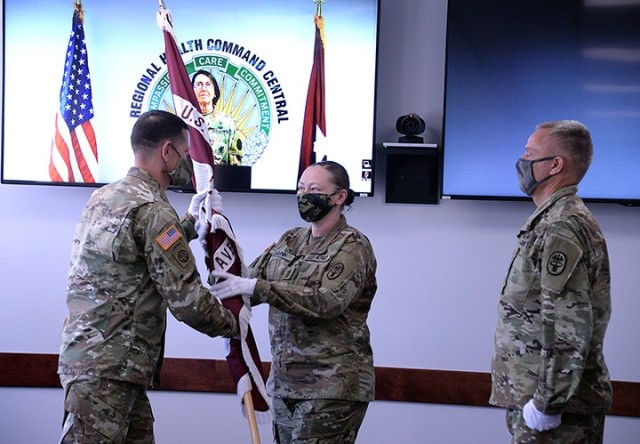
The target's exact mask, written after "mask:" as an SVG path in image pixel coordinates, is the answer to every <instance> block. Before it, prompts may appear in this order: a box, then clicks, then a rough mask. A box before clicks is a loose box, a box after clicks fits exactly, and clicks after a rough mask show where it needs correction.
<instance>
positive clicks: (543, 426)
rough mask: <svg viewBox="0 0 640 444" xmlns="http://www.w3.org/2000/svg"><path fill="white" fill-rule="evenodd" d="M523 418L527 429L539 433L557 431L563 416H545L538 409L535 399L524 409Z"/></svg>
mask: <svg viewBox="0 0 640 444" xmlns="http://www.w3.org/2000/svg"><path fill="white" fill-rule="evenodd" d="M522 416H523V417H524V422H525V423H526V424H527V427H529V428H530V429H532V430H536V431H538V432H544V431H546V430H551V429H555V428H556V427H558V426H559V425H560V418H561V415H545V414H544V413H542V412H541V411H539V410H538V409H537V408H536V406H535V404H534V403H533V399H530V400H529V401H528V402H527V403H526V404H525V405H524V407H523V408H522Z"/></svg>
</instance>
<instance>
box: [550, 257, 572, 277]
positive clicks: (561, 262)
mask: <svg viewBox="0 0 640 444" xmlns="http://www.w3.org/2000/svg"><path fill="white" fill-rule="evenodd" d="M566 266H567V255H566V254H564V253H563V252H562V251H554V252H553V253H551V254H550V255H549V258H548V259H547V272H548V273H549V274H550V275H552V276H558V275H560V274H562V272H563V271H564V269H565V267H566Z"/></svg>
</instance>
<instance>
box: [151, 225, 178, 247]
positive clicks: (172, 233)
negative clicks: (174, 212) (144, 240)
mask: <svg viewBox="0 0 640 444" xmlns="http://www.w3.org/2000/svg"><path fill="white" fill-rule="evenodd" d="M180 239H182V234H181V233H180V230H178V229H177V228H176V226H175V225H171V226H170V227H169V228H167V229H166V230H165V231H163V232H162V233H160V235H158V237H156V242H157V243H158V245H160V246H161V247H162V249H163V250H165V251H166V250H168V249H169V248H171V246H172V245H173V244H175V243H176V242H178V241H179V240H180Z"/></svg>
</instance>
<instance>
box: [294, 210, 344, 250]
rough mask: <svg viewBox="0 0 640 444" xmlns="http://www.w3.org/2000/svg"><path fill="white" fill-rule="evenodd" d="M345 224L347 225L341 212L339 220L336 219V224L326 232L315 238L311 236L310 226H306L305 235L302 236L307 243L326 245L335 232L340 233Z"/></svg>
mask: <svg viewBox="0 0 640 444" xmlns="http://www.w3.org/2000/svg"><path fill="white" fill-rule="evenodd" d="M346 226H347V218H346V217H344V214H341V215H340V220H339V221H338V223H336V225H335V226H334V227H333V228H332V229H331V230H329V231H328V232H327V234H325V235H324V236H322V237H321V238H317V239H316V238H313V237H311V226H309V227H308V228H307V236H306V237H305V238H304V239H305V242H308V243H309V245H314V246H318V245H321V244H322V245H326V244H327V243H331V240H332V239H333V238H334V237H335V236H336V234H338V233H340V232H341V231H342V230H343V229H344V227H346Z"/></svg>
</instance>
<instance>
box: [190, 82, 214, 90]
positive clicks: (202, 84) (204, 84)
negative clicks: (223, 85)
mask: <svg viewBox="0 0 640 444" xmlns="http://www.w3.org/2000/svg"><path fill="white" fill-rule="evenodd" d="M193 87H194V88H198V89H202V88H213V83H211V82H196V83H194V84H193Z"/></svg>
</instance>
